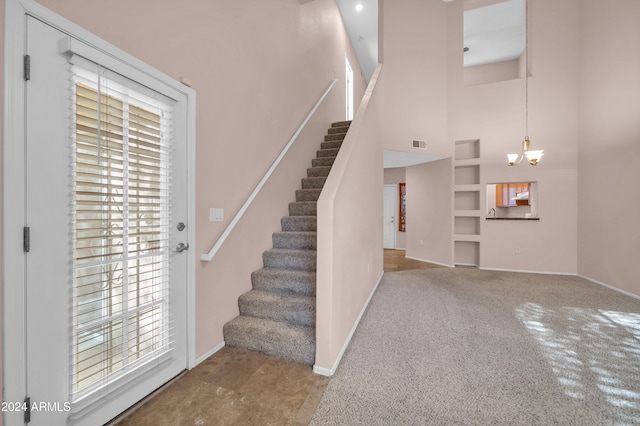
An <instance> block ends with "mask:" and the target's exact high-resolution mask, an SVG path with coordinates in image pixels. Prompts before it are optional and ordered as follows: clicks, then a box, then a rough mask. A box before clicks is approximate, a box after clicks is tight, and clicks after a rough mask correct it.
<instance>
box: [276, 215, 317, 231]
mask: <svg viewBox="0 0 640 426" xmlns="http://www.w3.org/2000/svg"><path fill="white" fill-rule="evenodd" d="M280 225H281V226H282V230H283V231H313V232H315V231H317V230H318V218H317V217H316V216H283V217H282V218H281V219H280Z"/></svg>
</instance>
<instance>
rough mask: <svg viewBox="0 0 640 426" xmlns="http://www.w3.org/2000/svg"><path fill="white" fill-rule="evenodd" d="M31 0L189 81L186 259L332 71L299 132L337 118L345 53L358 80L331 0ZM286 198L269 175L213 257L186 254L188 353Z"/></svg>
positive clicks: (214, 339) (234, 288) (215, 332)
mask: <svg viewBox="0 0 640 426" xmlns="http://www.w3.org/2000/svg"><path fill="white" fill-rule="evenodd" d="M39 3H41V4H42V5H44V6H45V7H48V8H50V9H52V10H53V11H55V12H56V13H58V14H60V15H62V16H64V17H65V18H67V19H69V20H70V21H72V22H75V23H77V24H79V25H81V26H82V27H84V28H86V29H87V30H89V31H91V32H93V33H94V34H96V35H98V36H100V37H101V38H103V39H105V40H107V41H109V42H110V43H112V44H114V45H116V46H118V47H119V48H121V49H123V50H125V51H127V52H128V53H130V54H132V55H134V56H136V57H138V58H140V59H141V60H143V61H145V62H147V63H148V64H150V65H152V66H154V67H155V68H157V69H159V70H161V71H163V72H164V73H166V74H168V75H171V76H173V77H174V78H176V79H180V78H183V79H184V81H187V82H189V83H190V85H191V86H192V87H193V89H194V90H196V92H197V127H196V132H197V142H196V150H197V160H196V182H195V186H196V218H197V221H196V224H195V226H196V228H197V237H196V241H195V244H191V247H192V248H193V249H194V250H196V256H195V257H196V258H199V256H200V255H201V254H202V253H205V252H207V251H208V250H209V249H210V248H211V246H212V245H213V243H214V242H215V241H216V239H217V238H218V237H219V236H220V235H221V234H222V232H223V231H224V229H225V227H226V226H227V225H228V224H229V222H230V221H231V219H232V218H233V216H234V215H235V213H236V212H237V211H238V210H239V209H240V207H241V206H242V204H243V203H244V201H245V200H246V199H247V197H248V196H249V194H250V193H251V192H252V191H253V189H254V188H255V186H256V185H257V183H258V182H259V181H260V179H261V178H262V176H263V175H264V173H265V172H266V171H267V169H268V168H269V167H270V166H271V164H272V162H273V160H274V159H275V158H276V157H277V156H278V154H279V152H280V150H281V149H282V148H283V146H284V145H285V144H286V143H287V141H288V140H289V139H290V137H291V136H292V134H293V133H294V132H295V130H296V129H297V127H298V125H299V124H300V123H301V122H302V120H303V119H304V118H305V116H306V115H307V113H308V112H309V110H310V108H311V107H312V106H313V104H314V103H315V102H316V101H317V99H318V98H319V96H320V95H321V94H322V92H323V91H324V90H325V89H326V87H327V85H328V83H329V81H330V80H332V79H334V78H335V79H338V83H337V84H336V86H335V87H334V89H333V91H332V94H331V96H330V97H329V98H328V99H327V100H326V101H325V102H326V108H327V110H326V111H324V112H323V113H321V115H318V117H317V120H322V121H324V122H323V123H322V125H321V126H320V125H319V124H318V126H317V127H316V124H310V126H311V127H310V128H309V132H312V131H314V129H317V130H318V133H317V136H315V137H314V136H311V135H305V136H303V137H302V139H301V142H302V143H303V144H305V143H307V142H308V143H310V144H311V145H316V146H314V149H318V148H317V147H319V144H320V142H322V135H324V133H325V132H326V128H327V126H328V125H329V124H330V123H331V122H332V121H339V120H343V119H344V116H345V102H344V93H345V82H344V75H345V72H344V59H345V54H346V55H347V57H348V59H349V62H350V63H351V65H352V67H354V76H355V85H354V86H355V99H360V97H361V96H362V94H363V93H364V90H365V86H366V84H365V81H364V78H363V77H362V72H361V70H360V67H359V65H358V60H357V58H356V56H355V53H354V51H353V49H352V46H351V43H350V41H349V37H348V35H347V32H346V30H345V28H344V24H343V22H342V18H341V16H340V13H339V10H338V8H337V5H336V3H335V1H334V0H315V1H312V2H300V1H298V0H277V1H276V0H245V1H242V2H219V1H216V2H212V1H205V0H186V1H182V2H176V1H173V0H138V1H135V2H131V1H128V0H114V1H110V2H109V7H106V8H105V7H104V2H103V1H100V0H67V1H64V2H61V1H59V0H40V1H39ZM150 10H152V11H153V19H149V11H150ZM320 127H321V128H322V130H321V131H320V130H319V129H320ZM311 139H314V140H313V141H312V140H311ZM302 151H303V150H300V151H296V153H292V154H291V155H290V160H287V164H288V165H289V166H291V165H294V164H295V167H296V169H295V171H294V172H292V173H291V176H289V178H290V179H291V181H292V182H295V181H296V180H297V182H296V184H297V185H299V184H300V183H299V177H302V176H303V173H299V172H300V170H302V169H304V168H306V167H308V166H307V164H309V165H310V160H311V158H313V155H312V156H307V155H306V153H304V152H302ZM297 155H300V156H305V158H296V156H297ZM284 167H287V165H284ZM283 173H284V172H283ZM298 176H299V177H298ZM275 182H283V181H281V180H280V177H275V178H274V183H275ZM283 185H288V184H284V183H283ZM294 196H295V194H294V190H291V188H290V187H289V186H285V187H282V192H280V189H278V188H275V184H274V186H273V187H270V189H268V190H266V192H265V193H264V194H263V195H261V196H260V197H259V199H257V200H256V202H254V204H253V205H252V207H251V208H250V210H251V211H248V212H247V217H246V218H245V219H244V220H243V222H242V224H241V225H240V227H241V228H244V229H243V230H242V231H238V227H236V231H234V232H237V235H235V236H233V237H231V239H230V240H228V241H227V243H226V244H228V247H227V248H224V249H222V250H221V252H219V256H220V257H219V259H214V261H212V262H209V263H207V264H205V263H201V262H200V261H199V260H197V262H198V263H197V266H196V354H195V355H196V357H201V356H204V355H206V354H208V353H210V352H211V351H212V350H213V349H214V348H216V347H217V346H218V345H219V344H221V343H222V342H223V337H222V326H223V324H224V323H225V322H227V321H229V320H231V319H232V318H233V317H234V316H236V315H237V314H238V308H237V297H238V295H239V294H241V293H243V292H244V291H247V290H249V288H250V273H251V272H252V271H253V270H255V269H258V268H260V267H261V262H262V260H261V253H262V251H263V250H265V249H268V248H270V247H271V241H270V237H271V232H272V231H275V230H277V229H278V226H279V225H278V223H279V222H278V221H279V218H280V216H282V215H284V214H286V208H287V203H288V202H289V201H293V198H294ZM211 207H218V208H224V211H225V220H224V222H209V208H211Z"/></svg>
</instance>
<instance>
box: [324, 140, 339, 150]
mask: <svg viewBox="0 0 640 426" xmlns="http://www.w3.org/2000/svg"><path fill="white" fill-rule="evenodd" d="M341 146H342V141H331V142H322V143H321V144H320V149H334V148H340V147H341Z"/></svg>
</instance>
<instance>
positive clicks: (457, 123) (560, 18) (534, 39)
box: [448, 0, 579, 274]
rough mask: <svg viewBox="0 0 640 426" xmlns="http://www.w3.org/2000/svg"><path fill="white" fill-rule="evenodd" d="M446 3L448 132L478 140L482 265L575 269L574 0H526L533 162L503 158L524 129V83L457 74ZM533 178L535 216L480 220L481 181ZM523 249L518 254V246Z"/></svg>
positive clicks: (455, 21) (452, 7)
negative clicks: (539, 155) (470, 81)
mask: <svg viewBox="0 0 640 426" xmlns="http://www.w3.org/2000/svg"><path fill="white" fill-rule="evenodd" d="M457 3H459V2H454V3H450V4H449V29H448V30H449V32H448V34H449V50H450V51H455V52H456V53H454V54H452V55H450V58H449V69H450V73H449V117H450V121H449V126H450V127H449V137H450V139H451V141H455V140H464V139H480V180H481V195H480V201H481V202H480V205H481V207H480V211H481V216H482V220H481V232H480V235H481V237H480V238H481V239H480V246H479V247H480V266H481V267H484V268H497V269H515V270H528V271H539V272H559V273H572V274H573V273H576V272H577V225H576V217H577V214H578V210H577V202H578V191H577V189H578V162H577V157H578V108H579V87H578V83H577V82H578V75H579V67H578V48H579V44H578V29H579V28H578V14H577V12H576V11H577V8H578V1H577V0H567V1H563V2H557V1H553V0H534V1H531V2H530V21H529V22H530V25H529V35H530V39H529V46H530V62H529V68H530V72H531V75H532V76H531V78H530V79H529V136H530V137H531V141H532V144H533V149H536V148H539V149H544V150H545V156H544V158H543V160H542V162H541V163H540V164H539V165H538V166H536V167H532V166H530V165H528V164H525V163H522V164H520V165H519V166H516V167H508V166H507V165H506V155H505V154H506V153H508V152H520V150H521V141H522V139H523V138H524V136H525V134H524V133H525V107H524V98H525V96H524V95H525V93H524V91H525V87H524V86H525V82H524V80H523V79H518V80H509V81H504V82H496V83H490V84H483V85H478V86H472V87H464V86H463V84H462V77H461V61H462V53H461V52H460V49H457V47H458V46H460V45H462V4H457ZM526 181H536V182H538V189H539V195H538V203H539V206H538V207H539V210H538V212H539V215H540V218H541V220H540V221H539V222H521V221H514V222H504V221H485V220H484V219H483V215H484V213H486V206H485V204H486V203H485V192H484V191H485V185H486V184H487V183H497V182H526ZM518 247H519V248H520V253H518V254H517V253H516V248H518Z"/></svg>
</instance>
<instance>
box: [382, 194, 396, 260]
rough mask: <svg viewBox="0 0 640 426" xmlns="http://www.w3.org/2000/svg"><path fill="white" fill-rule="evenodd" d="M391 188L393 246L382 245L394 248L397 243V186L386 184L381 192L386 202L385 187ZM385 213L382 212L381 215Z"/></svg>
mask: <svg viewBox="0 0 640 426" xmlns="http://www.w3.org/2000/svg"><path fill="white" fill-rule="evenodd" d="M387 188H389V189H393V206H394V207H393V247H384V248H386V249H394V250H395V249H396V248H397V245H398V231H396V223H397V219H398V218H397V216H398V210H397V209H398V186H397V185H396V184H388V185H385V186H384V189H385V191H384V193H383V199H384V200H385V202H386V189H387ZM385 214H386V213H385V212H383V217H384V215H385ZM384 221H385V223H384V225H383V226H386V217H385V218H384ZM382 235H383V238H384V229H383V230H382ZM383 246H384V241H383Z"/></svg>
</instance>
